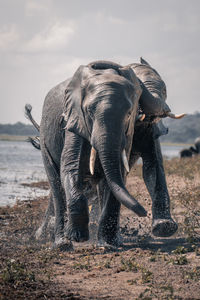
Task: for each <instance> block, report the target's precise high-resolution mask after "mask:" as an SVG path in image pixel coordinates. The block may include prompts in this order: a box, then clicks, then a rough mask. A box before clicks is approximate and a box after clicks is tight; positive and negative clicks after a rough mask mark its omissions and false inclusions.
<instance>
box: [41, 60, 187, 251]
mask: <svg viewBox="0 0 200 300" xmlns="http://www.w3.org/2000/svg"><path fill="white" fill-rule="evenodd" d="M165 100H166V86H165V83H164V82H163V80H162V79H161V77H160V75H159V74H158V73H157V71H155V70H154V69H153V68H152V67H151V66H150V65H149V64H148V63H147V62H146V61H145V60H143V59H141V63H140V64H131V65H128V66H126V67H122V66H120V65H118V64H116V63H112V62H105V61H97V62H94V63H90V64H89V65H87V66H80V67H79V68H78V70H77V71H76V72H75V74H74V76H73V77H72V78H71V79H69V80H66V81H64V82H62V83H60V84H59V85H57V86H56V87H55V88H53V89H52V90H51V91H50V92H49V93H48V94H47V96H46V98H45V102H44V106H43V112H42V120H41V124H40V147H41V151H42V157H43V162H44V166H45V170H46V173H47V177H48V180H49V184H50V189H51V199H52V201H53V204H54V210H55V241H54V247H60V246H62V245H64V244H65V243H66V240H65V237H67V238H68V239H70V240H72V241H77V242H81V241H86V240H88V239H89V231H88V223H89V213H88V201H87V199H86V197H85V195H84V193H83V190H84V186H85V185H87V181H85V178H87V180H88V179H89V180H90V181H91V182H92V183H93V184H94V183H95V184H97V191H98V197H99V200H100V202H101V208H102V211H101V216H100V220H99V228H98V240H99V242H100V243H108V244H111V245H117V244H118V242H119V239H118V229H119V213H120V206H121V204H123V205H125V206H126V207H127V208H129V209H130V210H132V211H133V212H134V213H136V214H137V215H138V216H140V217H144V216H146V210H145V209H144V208H143V207H142V206H141V205H140V204H139V203H138V202H137V200H136V199H134V197H133V196H131V195H130V194H129V192H128V191H127V189H126V187H125V179H126V176H127V174H128V172H129V167H132V166H133V164H134V163H135V162H136V161H137V159H138V158H139V157H142V160H143V178H144V181H145V184H146V186H147V189H148V191H149V193H150V196H151V198H152V217H153V219H152V232H153V234H154V235H155V236H161V237H168V236H171V235H173V234H174V233H175V232H176V230H177V224H176V223H175V222H174V220H173V219H172V218H171V214H170V199H169V194H168V190H167V185H166V180H165V173H164V168H163V161H162V154H161V150H160V143H159V139H158V137H159V136H160V135H162V134H166V133H167V129H166V128H165V127H164V126H163V125H162V121H161V118H163V117H167V116H170V117H173V118H180V117H182V116H183V115H180V116H175V115H174V114H172V113H171V112H170V109H169V107H168V105H167V104H166V102H165ZM66 206H67V211H68V222H67V225H66V227H64V211H65V208H66Z"/></svg>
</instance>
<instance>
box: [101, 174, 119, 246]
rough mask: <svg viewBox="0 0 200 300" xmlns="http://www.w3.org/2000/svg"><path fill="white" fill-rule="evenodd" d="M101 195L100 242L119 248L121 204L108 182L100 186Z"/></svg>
mask: <svg viewBox="0 0 200 300" xmlns="http://www.w3.org/2000/svg"><path fill="white" fill-rule="evenodd" d="M99 194H101V208H102V212H101V216H100V220H99V230H98V242H99V244H105V243H108V244H109V245H113V246H118V245H119V243H120V239H119V215H120V207H121V204H120V203H119V201H117V200H116V198H115V197H114V196H113V194H112V192H111V191H110V189H109V187H108V185H107V182H106V180H105V179H104V180H103V181H102V182H100V184H99Z"/></svg>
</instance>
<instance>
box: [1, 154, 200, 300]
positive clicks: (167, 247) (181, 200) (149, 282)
mask: <svg viewBox="0 0 200 300" xmlns="http://www.w3.org/2000/svg"><path fill="white" fill-rule="evenodd" d="M165 170H166V175H167V184H168V189H169V193H170V196H171V208H172V213H173V217H174V218H175V220H176V221H177V222H178V224H179V230H178V232H177V233H176V234H175V235H174V236H173V237H171V238H169V239H159V238H155V237H153V236H152V234H151V200H150V197H149V194H148V192H147V190H146V188H145V186H144V182H143V179H142V176H141V173H142V171H141V166H140V165H136V166H135V168H134V170H132V171H131V174H130V176H129V178H128V183H127V184H128V189H129V191H130V192H131V193H132V194H133V195H134V196H135V197H136V199H137V200H138V201H139V202H140V203H142V204H143V205H144V206H145V208H146V209H147V210H148V212H149V213H148V217H147V218H138V217H137V216H136V215H133V214H132V213H131V212H130V211H129V210H127V209H126V208H124V207H122V211H121V234H122V237H123V240H124V246H122V247H120V248H119V249H106V248H98V247H96V246H95V242H94V240H90V242H87V243H80V244H77V243H75V245H74V250H71V251H69V252H61V251H58V250H57V251H55V250H54V251H52V250H50V247H51V242H50V241H49V240H48V241H43V243H39V242H37V241H36V240H35V236H34V234H35V231H36V229H37V228H38V226H39V225H40V224H41V221H42V218H43V214H44V211H45V208H46V206H47V202H48V200H47V197H40V198H37V199H35V200H33V201H25V202H20V201H18V202H17V203H16V204H15V205H14V206H13V207H2V208H0V228H1V234H0V299H1V300H3V299H4V300H6V299H11V300H12V299H115V300H116V299H118V300H119V299H121V300H124V299H185V300H186V299H187V300H188V299H199V295H200V201H199V200H200V174H199V170H200V157H194V158H192V159H182V160H179V159H178V158H174V159H172V160H170V161H165ZM31 184H32V183H31ZM35 185H36V186H37V188H40V187H41V188H47V186H46V185H45V184H44V183H41V185H40V183H35ZM24 188H26V186H25V187H24ZM93 225H94V224H93ZM93 227H94V226H93ZM90 229H91V230H92V228H90ZM93 230H94V228H93Z"/></svg>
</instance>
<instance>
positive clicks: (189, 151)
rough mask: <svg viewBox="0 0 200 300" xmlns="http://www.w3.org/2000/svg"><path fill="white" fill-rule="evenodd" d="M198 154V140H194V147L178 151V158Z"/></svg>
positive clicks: (199, 148) (199, 149)
mask: <svg viewBox="0 0 200 300" xmlns="http://www.w3.org/2000/svg"><path fill="white" fill-rule="evenodd" d="M196 154H200V138H199V137H198V138H196V139H195V141H194V147H193V146H191V147H190V148H189V149H183V150H181V151H180V157H181V158H183V157H192V156H193V155H196Z"/></svg>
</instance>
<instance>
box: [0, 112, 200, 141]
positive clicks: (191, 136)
mask: <svg viewBox="0 0 200 300" xmlns="http://www.w3.org/2000/svg"><path fill="white" fill-rule="evenodd" d="M163 122H164V124H165V126H166V127H168V128H169V133H168V134H167V135H165V136H163V137H161V142H169V143H170V142H171V143H186V144H187V143H192V144H193V143H194V140H195V139H196V138H197V137H199V136H200V113H199V112H196V113H195V114H190V115H187V116H185V117H184V118H183V119H181V120H173V119H170V118H166V119H164V121H163ZM2 135H3V136H2ZM12 135H15V136H18V137H19V136H34V135H38V132H37V130H36V129H35V127H34V126H33V125H26V124H24V123H21V122H18V123H15V124H0V139H4V140H5V139H6V140H10V139H12V137H11V138H10V136H12ZM18 137H16V138H15V139H19V138H18Z"/></svg>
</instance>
